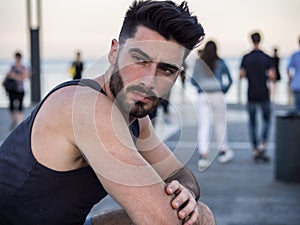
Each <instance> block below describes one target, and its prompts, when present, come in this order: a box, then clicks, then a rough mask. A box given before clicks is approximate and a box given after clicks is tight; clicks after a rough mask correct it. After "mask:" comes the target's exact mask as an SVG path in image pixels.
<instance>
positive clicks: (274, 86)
mask: <svg viewBox="0 0 300 225" xmlns="http://www.w3.org/2000/svg"><path fill="white" fill-rule="evenodd" d="M273 51H274V52H273V57H272V60H273V64H274V68H275V76H276V77H275V79H273V80H271V82H270V96H271V101H272V102H276V93H277V92H276V90H277V82H278V81H280V79H281V75H280V70H279V65H280V57H279V55H278V49H277V48H274V49H273Z"/></svg>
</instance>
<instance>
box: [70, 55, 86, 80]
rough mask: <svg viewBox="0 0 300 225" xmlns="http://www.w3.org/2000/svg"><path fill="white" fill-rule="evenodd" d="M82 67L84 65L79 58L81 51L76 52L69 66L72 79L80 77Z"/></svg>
mask: <svg viewBox="0 0 300 225" xmlns="http://www.w3.org/2000/svg"><path fill="white" fill-rule="evenodd" d="M83 69H84V65H83V62H82V60H81V53H80V52H77V53H76V59H75V61H74V62H73V63H72V65H71V68H70V73H71V76H72V78H73V80H76V79H81V78H82V71H83Z"/></svg>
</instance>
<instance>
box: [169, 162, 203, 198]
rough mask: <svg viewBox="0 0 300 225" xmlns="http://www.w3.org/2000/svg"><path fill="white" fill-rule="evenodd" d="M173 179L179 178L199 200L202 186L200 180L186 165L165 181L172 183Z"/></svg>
mask: <svg viewBox="0 0 300 225" xmlns="http://www.w3.org/2000/svg"><path fill="white" fill-rule="evenodd" d="M173 180H178V181H179V182H180V184H181V185H183V186H184V187H186V188H187V189H189V190H190V191H191V192H192V193H194V195H195V199H196V200H198V199H199V197H200V188H199V185H198V182H197V180H196V178H195V177H194V175H193V174H192V172H191V171H190V170H188V169H187V168H186V167H183V168H181V169H180V170H178V171H177V172H176V173H175V174H173V175H171V176H170V177H168V178H167V179H166V180H165V182H166V183H170V182H171V181H173Z"/></svg>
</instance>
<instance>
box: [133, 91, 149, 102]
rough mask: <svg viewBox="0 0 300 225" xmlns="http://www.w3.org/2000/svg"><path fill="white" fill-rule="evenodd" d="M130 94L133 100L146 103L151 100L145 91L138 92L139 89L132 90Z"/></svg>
mask: <svg viewBox="0 0 300 225" xmlns="http://www.w3.org/2000/svg"><path fill="white" fill-rule="evenodd" d="M132 96H133V98H134V100H135V101H137V102H142V103H148V102H150V101H152V98H151V97H149V96H147V95H146V94H145V93H142V92H139V91H133V92H132Z"/></svg>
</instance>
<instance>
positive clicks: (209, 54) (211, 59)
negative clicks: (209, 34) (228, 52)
mask: <svg viewBox="0 0 300 225" xmlns="http://www.w3.org/2000/svg"><path fill="white" fill-rule="evenodd" d="M200 57H201V59H202V60H203V61H204V62H205V63H206V64H207V66H208V67H209V68H210V69H211V71H213V72H214V70H215V65H216V61H217V60H218V59H219V56H218V54H217V45H216V43H215V42H214V41H208V42H207V43H206V45H205V46H204V49H203V50H202V51H201V56H200Z"/></svg>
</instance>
